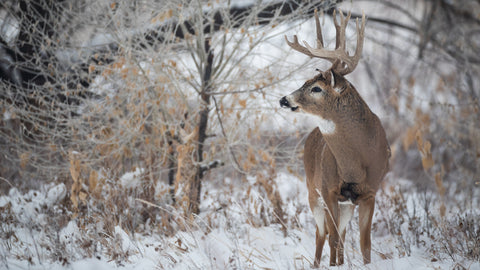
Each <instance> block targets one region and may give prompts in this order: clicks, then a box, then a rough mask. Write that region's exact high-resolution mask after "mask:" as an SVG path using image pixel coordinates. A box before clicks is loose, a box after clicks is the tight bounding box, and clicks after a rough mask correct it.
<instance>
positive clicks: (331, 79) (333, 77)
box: [330, 70, 335, 89]
mask: <svg viewBox="0 0 480 270" xmlns="http://www.w3.org/2000/svg"><path fill="white" fill-rule="evenodd" d="M330 86H331V87H332V88H333V89H335V73H334V72H333V71H332V70H330Z"/></svg>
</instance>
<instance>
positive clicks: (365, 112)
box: [319, 94, 379, 167]
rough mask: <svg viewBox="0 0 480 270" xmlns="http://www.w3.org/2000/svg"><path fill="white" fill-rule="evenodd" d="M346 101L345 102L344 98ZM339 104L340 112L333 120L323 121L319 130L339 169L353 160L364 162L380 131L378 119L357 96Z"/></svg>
mask: <svg viewBox="0 0 480 270" xmlns="http://www.w3.org/2000/svg"><path fill="white" fill-rule="evenodd" d="M344 100H345V99H344ZM347 100H348V102H346V103H340V104H338V110H339V111H340V112H339V113H337V114H336V116H337V117H335V118H333V119H331V120H324V119H323V120H320V124H319V128H320V131H321V132H322V134H323V137H324V139H325V142H326V143H327V145H328V147H329V148H330V150H331V152H332V154H333V155H334V156H335V159H336V160H337V163H338V165H339V166H340V167H343V166H349V164H351V162H352V159H354V160H355V159H358V160H365V159H367V158H368V156H369V155H370V154H371V153H368V149H369V148H370V146H371V145H372V144H374V141H375V137H377V134H378V131H377V128H378V122H379V120H378V118H377V116H376V115H375V114H374V113H373V112H372V111H371V110H370V109H369V108H368V106H367V105H366V103H365V102H364V101H363V99H362V98H361V97H360V96H359V95H358V94H354V96H353V97H352V98H350V99H347Z"/></svg>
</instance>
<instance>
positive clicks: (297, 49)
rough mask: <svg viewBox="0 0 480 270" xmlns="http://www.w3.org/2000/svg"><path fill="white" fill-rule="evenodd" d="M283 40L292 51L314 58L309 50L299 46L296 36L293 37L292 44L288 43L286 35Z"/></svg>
mask: <svg viewBox="0 0 480 270" xmlns="http://www.w3.org/2000/svg"><path fill="white" fill-rule="evenodd" d="M285 40H286V41H287V44H288V46H290V47H291V48H292V49H294V50H296V51H298V52H301V53H303V54H306V55H308V56H310V57H315V55H313V54H312V53H311V52H310V50H309V49H307V48H305V47H304V46H302V45H300V43H298V37H297V35H294V36H293V42H290V41H289V40H288V38H287V35H285Z"/></svg>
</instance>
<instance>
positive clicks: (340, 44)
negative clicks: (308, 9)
mask: <svg viewBox="0 0 480 270" xmlns="http://www.w3.org/2000/svg"><path fill="white" fill-rule="evenodd" d="M350 16H351V13H350V12H349V13H348V15H347V18H345V17H344V16H343V13H342V11H340V24H339V23H338V22H337V16H336V11H333V23H334V24H335V30H336V33H337V34H336V42H335V50H333V51H332V50H327V49H326V48H325V47H324V46H323V38H322V28H321V27H320V20H319V19H318V12H317V10H315V24H316V28H317V48H312V47H311V46H310V45H309V44H308V43H307V42H306V41H303V43H304V44H305V46H302V45H300V43H298V37H297V35H294V36H293V42H290V41H289V40H288V38H287V36H285V40H286V41H287V44H288V46H290V47H291V48H292V49H294V50H296V51H299V52H301V53H303V54H305V55H308V56H310V57H316V58H322V59H325V60H328V61H330V62H331V63H333V65H332V68H333V69H334V70H335V71H336V72H338V73H339V74H341V75H346V74H348V73H351V72H352V71H353V70H354V69H355V67H357V64H358V61H359V60H360V56H361V55H362V50H363V40H364V38H365V35H364V34H365V13H363V12H362V22H361V25H359V24H358V18H357V20H356V22H357V48H356V49H355V54H354V55H353V56H349V55H348V52H347V50H346V48H345V29H346V28H347V23H348V21H349V20H350Z"/></svg>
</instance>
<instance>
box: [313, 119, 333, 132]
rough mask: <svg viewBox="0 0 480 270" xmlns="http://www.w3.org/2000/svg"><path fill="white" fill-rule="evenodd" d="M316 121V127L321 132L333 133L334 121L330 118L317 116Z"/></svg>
mask: <svg viewBox="0 0 480 270" xmlns="http://www.w3.org/2000/svg"><path fill="white" fill-rule="evenodd" d="M317 121H318V128H319V129H320V132H322V134H333V133H335V122H333V121H332V120H327V119H323V118H321V117H317Z"/></svg>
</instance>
